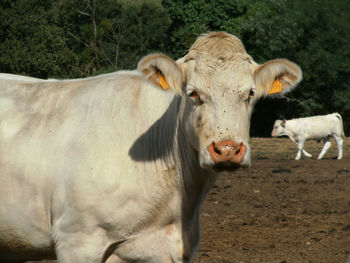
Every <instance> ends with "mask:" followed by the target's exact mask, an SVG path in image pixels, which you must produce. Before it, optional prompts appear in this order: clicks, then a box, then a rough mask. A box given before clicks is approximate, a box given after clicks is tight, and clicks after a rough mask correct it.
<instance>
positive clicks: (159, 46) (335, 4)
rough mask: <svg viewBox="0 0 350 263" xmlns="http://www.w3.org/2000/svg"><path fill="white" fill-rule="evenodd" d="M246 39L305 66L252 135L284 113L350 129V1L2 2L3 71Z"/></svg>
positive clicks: (257, 52)
mask: <svg viewBox="0 0 350 263" xmlns="http://www.w3.org/2000/svg"><path fill="white" fill-rule="evenodd" d="M208 31H227V32H229V33H232V34H234V35H236V36H238V37H239V38H240V39H241V40H242V41H243V43H244V45H245V47H246V50H247V52H248V53H249V54H250V55H251V56H252V57H253V58H254V60H255V61H256V62H257V63H264V61H266V60H269V59H274V58H277V57H282V58H288V59H290V60H292V61H294V62H295V63H297V64H299V65H300V67H301V68H302V70H303V76H304V79H303V81H302V82H301V83H300V85H299V87H298V88H297V89H295V90H294V91H293V92H292V93H289V94H288V95H287V97H283V98H278V99H273V100H272V99H262V100H260V101H259V102H258V104H257V105H256V107H255V111H254V113H253V116H252V126H251V136H259V137H264V136H270V133H271V130H272V125H273V122H274V121H275V120H276V119H283V118H286V119H290V118H297V117H304V116H312V115H322V114H328V113H332V112H339V113H340V114H341V115H342V117H343V122H344V130H345V134H346V135H349V132H350V0H332V1H329V0H288V1H286V0H265V1H262V0H259V1H257V0H163V1H161V0H100V1H97V0H1V2H0V54H1V55H0V72H4V73H16V74H22V75H28V76H33V77H38V78H44V79H46V78H59V79H62V78H78V77H86V76H91V75H97V74H101V73H106V72H111V71H116V70H120V69H135V68H136V65H137V62H138V61H139V60H140V58H142V57H143V56H144V55H146V54H148V53H151V52H163V53H165V54H167V55H169V56H170V57H172V58H174V59H177V58H179V57H181V56H183V55H184V54H185V53H186V52H187V50H188V49H189V47H190V46H191V45H192V43H193V42H194V41H195V39H196V38H197V36H198V35H200V34H201V33H205V32H208Z"/></svg>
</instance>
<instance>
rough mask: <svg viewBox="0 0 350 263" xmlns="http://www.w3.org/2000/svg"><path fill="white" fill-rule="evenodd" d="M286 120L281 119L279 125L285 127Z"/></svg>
mask: <svg viewBox="0 0 350 263" xmlns="http://www.w3.org/2000/svg"><path fill="white" fill-rule="evenodd" d="M286 122H287V121H286V120H283V121H281V126H282V127H283V128H286Z"/></svg>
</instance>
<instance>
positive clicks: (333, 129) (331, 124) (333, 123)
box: [271, 113, 344, 160]
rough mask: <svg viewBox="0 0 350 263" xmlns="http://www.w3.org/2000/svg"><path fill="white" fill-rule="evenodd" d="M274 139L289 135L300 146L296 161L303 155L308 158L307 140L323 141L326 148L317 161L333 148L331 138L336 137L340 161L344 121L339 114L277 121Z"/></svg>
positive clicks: (273, 133)
mask: <svg viewBox="0 0 350 263" xmlns="http://www.w3.org/2000/svg"><path fill="white" fill-rule="evenodd" d="M271 135H272V137H277V136H282V135H287V136H288V137H289V138H290V139H291V140H292V141H293V142H296V143H297V144H298V153H297V156H296V157H295V160H300V157H301V153H303V154H304V155H305V156H306V157H311V154H309V153H308V152H306V151H305V150H304V149H303V148H304V143H305V141H307V140H317V141H319V140H323V142H324V146H323V149H322V151H321V153H320V154H319V156H318V158H317V159H322V158H323V156H324V155H325V154H326V152H327V151H328V149H329V147H330V146H331V142H330V138H331V136H333V137H334V139H335V141H336V142H337V145H338V159H341V158H342V157H343V139H342V138H343V137H344V130H343V120H342V117H341V116H340V114H339V113H332V114H328V115H323V116H313V117H306V118H299V119H292V120H276V121H275V124H274V126H273V130H272V134H271Z"/></svg>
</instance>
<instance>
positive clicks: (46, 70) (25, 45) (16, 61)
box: [0, 0, 77, 78]
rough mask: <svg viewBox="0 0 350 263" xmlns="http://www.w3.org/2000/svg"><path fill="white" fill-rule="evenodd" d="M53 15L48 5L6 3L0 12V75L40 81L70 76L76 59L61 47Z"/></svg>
mask: <svg viewBox="0 0 350 263" xmlns="http://www.w3.org/2000/svg"><path fill="white" fill-rule="evenodd" d="M28 10H30V12H28ZM57 15H58V13H57V12H55V7H54V5H52V4H51V3H49V1H48V2H46V1H41V2H39V3H38V1H33V0H32V1H28V0H18V1H6V4H5V5H3V6H1V8H0V17H1V20H0V39H2V41H1V42H0V51H1V56H0V71H2V72H15V73H18V74H30V75H32V76H36V77H42V78H47V77H70V76H74V75H75V74H74V73H75V72H74V66H76V65H77V56H76V55H75V54H74V53H73V52H72V50H71V49H70V48H69V47H68V46H67V45H66V43H65V42H66V36H65V35H64V32H63V30H62V28H60V27H59V25H57V20H58V17H57ZM33 29H34V30H33ZM72 69H73V72H72Z"/></svg>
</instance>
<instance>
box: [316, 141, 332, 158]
mask: <svg viewBox="0 0 350 263" xmlns="http://www.w3.org/2000/svg"><path fill="white" fill-rule="evenodd" d="M323 142H324V146H323V149H322V151H321V152H320V154H319V156H318V157H317V159H318V160H321V159H322V158H323V156H324V155H325V154H326V152H327V151H328V149H329V147H331V142H330V140H329V137H326V138H324V139H323Z"/></svg>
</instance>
